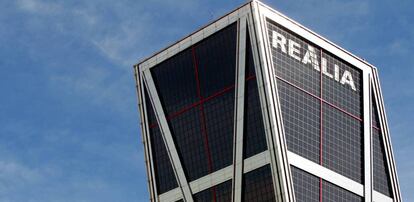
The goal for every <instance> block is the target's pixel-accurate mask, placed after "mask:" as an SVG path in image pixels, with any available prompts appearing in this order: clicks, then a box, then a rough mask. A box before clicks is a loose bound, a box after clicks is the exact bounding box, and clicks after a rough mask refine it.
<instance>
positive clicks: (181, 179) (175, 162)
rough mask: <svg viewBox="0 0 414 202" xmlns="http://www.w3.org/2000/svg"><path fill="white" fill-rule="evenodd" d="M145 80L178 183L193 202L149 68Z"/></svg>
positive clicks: (187, 198) (187, 199)
mask: <svg viewBox="0 0 414 202" xmlns="http://www.w3.org/2000/svg"><path fill="white" fill-rule="evenodd" d="M144 80H145V81H146V84H147V88H148V94H149V96H150V97H151V101H152V104H153V107H154V109H155V114H156V117H157V120H158V123H159V128H160V130H161V134H162V137H163V140H164V143H165V146H166V149H167V153H168V156H169V157H170V161H171V164H172V166H173V169H174V173H175V175H176V178H177V182H178V185H179V187H180V188H181V190H182V192H183V195H184V199H185V201H188V202H193V196H192V193H191V190H190V187H189V185H188V182H187V178H186V176H185V174H184V169H183V167H182V164H181V161H180V158H179V156H178V152H177V148H176V147H175V144H174V139H173V137H172V134H171V131H170V128H169V126H168V122H167V118H166V117H165V113H164V110H163V107H162V104H161V101H160V98H159V96H158V92H157V89H156V88H155V83H154V80H153V79H152V75H151V72H150V71H149V70H146V71H144Z"/></svg>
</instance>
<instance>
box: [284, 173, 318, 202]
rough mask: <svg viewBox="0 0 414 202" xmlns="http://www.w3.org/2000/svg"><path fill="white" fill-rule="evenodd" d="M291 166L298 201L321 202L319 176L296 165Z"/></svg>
mask: <svg viewBox="0 0 414 202" xmlns="http://www.w3.org/2000/svg"><path fill="white" fill-rule="evenodd" d="M290 168H291V170H292V178H293V186H294V189H295V198H296V202H319V200H320V199H319V195H320V192H319V190H320V187H319V178H318V177H316V176H313V175H311V174H309V173H307V172H306V171H303V170H301V169H299V168H296V167H294V166H290Z"/></svg>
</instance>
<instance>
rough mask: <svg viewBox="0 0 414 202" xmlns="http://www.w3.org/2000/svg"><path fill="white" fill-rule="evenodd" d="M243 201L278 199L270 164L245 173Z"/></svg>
mask: <svg viewBox="0 0 414 202" xmlns="http://www.w3.org/2000/svg"><path fill="white" fill-rule="evenodd" d="M242 201H260V202H273V201H276V198H275V193H274V189H273V180H272V173H271V169H270V165H269V164H267V165H265V166H263V167H261V168H258V169H255V170H253V171H250V172H248V173H245V174H244V175H243V183H242Z"/></svg>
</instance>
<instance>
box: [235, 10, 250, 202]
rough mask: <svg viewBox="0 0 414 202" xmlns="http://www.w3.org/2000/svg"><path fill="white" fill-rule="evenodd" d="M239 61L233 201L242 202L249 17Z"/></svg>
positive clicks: (244, 23)
mask: <svg viewBox="0 0 414 202" xmlns="http://www.w3.org/2000/svg"><path fill="white" fill-rule="evenodd" d="M238 28H239V29H238V57H237V58H238V61H237V68H236V70H237V72H236V74H237V76H236V86H237V87H236V93H237V95H236V98H235V106H236V107H235V119H234V136H233V137H234V144H233V151H234V153H233V157H234V160H233V166H234V173H233V175H234V177H233V185H232V187H233V193H232V201H236V202H237V201H241V197H242V177H243V134H244V128H243V125H244V100H245V98H244V90H245V81H246V76H245V69H246V39H247V37H246V34H247V33H246V31H247V30H246V29H247V17H246V16H245V17H242V18H241V19H240V21H239V27H238Z"/></svg>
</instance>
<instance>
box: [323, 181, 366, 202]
mask: <svg viewBox="0 0 414 202" xmlns="http://www.w3.org/2000/svg"><path fill="white" fill-rule="evenodd" d="M322 201H323V202H362V201H363V198H362V197H361V196H358V195H356V194H354V193H352V192H350V191H348V190H345V189H343V188H341V187H338V186H336V185H334V184H332V183H330V182H327V181H324V180H323V181H322Z"/></svg>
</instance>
